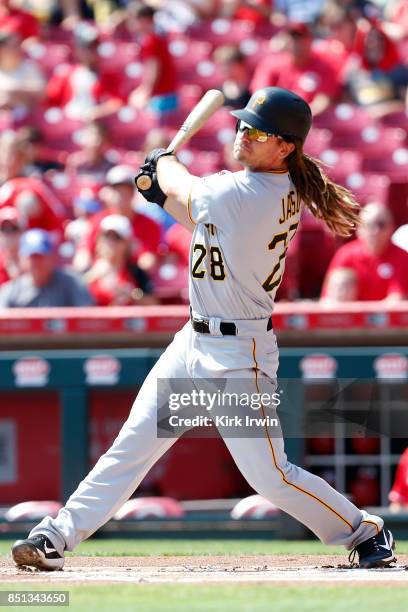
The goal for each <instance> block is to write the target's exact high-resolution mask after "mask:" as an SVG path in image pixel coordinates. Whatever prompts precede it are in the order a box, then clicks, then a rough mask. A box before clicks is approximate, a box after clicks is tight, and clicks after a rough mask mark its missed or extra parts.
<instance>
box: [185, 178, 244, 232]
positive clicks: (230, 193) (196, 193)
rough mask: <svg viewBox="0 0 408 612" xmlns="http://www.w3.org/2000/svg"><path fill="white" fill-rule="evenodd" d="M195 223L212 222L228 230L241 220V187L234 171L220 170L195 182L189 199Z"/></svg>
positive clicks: (190, 210) (190, 211)
mask: <svg viewBox="0 0 408 612" xmlns="http://www.w3.org/2000/svg"><path fill="white" fill-rule="evenodd" d="M188 208H189V215H190V218H191V220H192V221H193V223H212V224H213V225H215V227H217V228H219V229H224V230H228V228H229V227H231V226H232V225H233V224H234V222H235V221H236V220H237V219H238V220H239V209H240V197H239V189H238V186H237V184H236V182H235V180H234V175H233V173H232V172H225V171H224V172H219V173H218V174H212V175H210V176H206V177H204V178H202V179H199V180H197V181H195V182H194V183H193V186H192V189H191V194H190V199H189V207H188Z"/></svg>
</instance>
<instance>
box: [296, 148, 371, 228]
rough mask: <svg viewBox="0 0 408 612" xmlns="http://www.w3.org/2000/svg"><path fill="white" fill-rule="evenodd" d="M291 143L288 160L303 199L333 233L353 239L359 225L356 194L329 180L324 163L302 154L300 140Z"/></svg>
mask: <svg viewBox="0 0 408 612" xmlns="http://www.w3.org/2000/svg"><path fill="white" fill-rule="evenodd" d="M285 140H286V138H285ZM288 140H289V139H288ZM290 141H291V142H293V143H294V145H295V149H294V150H293V151H292V153H290V155H289V156H288V158H287V161H288V169H289V174H290V177H291V179H292V181H293V183H294V185H295V187H296V191H297V192H298V194H299V195H300V198H301V199H302V200H303V202H304V203H305V204H306V206H307V207H308V208H309V210H310V211H311V212H312V214H313V215H314V216H315V217H316V218H317V219H322V220H323V221H324V222H325V223H326V225H327V226H328V227H329V228H330V230H331V231H332V232H333V233H334V234H338V235H339V236H350V234H352V232H353V230H354V229H355V228H356V227H357V225H358V223H359V217H358V213H359V208H360V207H359V204H358V203H357V202H356V200H355V198H354V196H353V194H352V193H351V192H350V191H349V190H348V189H346V188H345V187H342V186H341V185H337V183H334V182H333V181H331V180H330V179H329V177H328V176H327V175H326V174H325V172H324V170H323V163H322V162H321V161H320V160H318V159H314V158H313V157H310V156H309V155H306V153H304V152H303V147H302V143H301V141H300V140H297V139H290Z"/></svg>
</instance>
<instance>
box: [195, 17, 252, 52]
mask: <svg viewBox="0 0 408 612" xmlns="http://www.w3.org/2000/svg"><path fill="white" fill-rule="evenodd" d="M254 31H255V24H253V23H251V22H249V21H231V20H228V19H222V18H220V19H214V20H212V21H203V22H202V23H200V24H198V25H194V26H192V27H191V28H189V30H188V32H187V34H188V36H189V38H191V39H192V40H204V41H207V42H209V43H211V44H212V45H213V46H214V47H217V46H219V45H227V44H239V43H240V42H241V41H243V40H245V39H247V38H248V37H250V36H252V35H253V33H254Z"/></svg>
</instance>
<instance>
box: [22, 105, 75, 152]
mask: <svg viewBox="0 0 408 612" xmlns="http://www.w3.org/2000/svg"><path fill="white" fill-rule="evenodd" d="M33 123H34V125H35V126H36V127H37V128H38V129H39V130H40V132H41V134H42V135H43V137H44V140H45V143H46V144H47V145H48V146H49V147H50V149H54V150H55V149H57V150H62V151H65V152H71V151H75V150H77V149H78V148H79V142H78V139H77V136H78V134H79V131H80V129H81V128H82V127H83V125H84V124H83V122H82V121H78V120H73V119H69V118H68V117H67V116H66V115H65V114H64V111H63V110H62V109H60V108H57V107H53V108H48V109H47V110H45V111H42V110H39V111H38V112H37V113H36V114H35V117H34V119H33Z"/></svg>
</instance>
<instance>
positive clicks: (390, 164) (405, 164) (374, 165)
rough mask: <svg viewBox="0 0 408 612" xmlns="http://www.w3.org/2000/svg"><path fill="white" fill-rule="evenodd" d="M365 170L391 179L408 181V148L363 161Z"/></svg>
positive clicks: (400, 148) (401, 148)
mask: <svg viewBox="0 0 408 612" xmlns="http://www.w3.org/2000/svg"><path fill="white" fill-rule="evenodd" d="M363 170H365V171H367V172H378V173H381V174H386V175H387V176H389V177H390V178H391V179H395V180H404V179H405V180H407V172H408V148H405V147H399V148H397V149H395V150H394V151H392V153H391V154H389V155H387V154H385V155H381V156H378V157H375V158H373V159H370V158H365V159H363Z"/></svg>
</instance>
